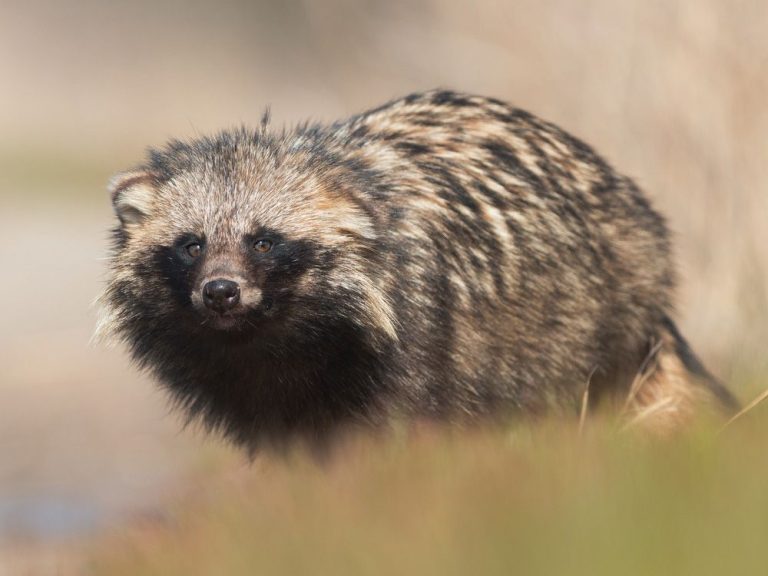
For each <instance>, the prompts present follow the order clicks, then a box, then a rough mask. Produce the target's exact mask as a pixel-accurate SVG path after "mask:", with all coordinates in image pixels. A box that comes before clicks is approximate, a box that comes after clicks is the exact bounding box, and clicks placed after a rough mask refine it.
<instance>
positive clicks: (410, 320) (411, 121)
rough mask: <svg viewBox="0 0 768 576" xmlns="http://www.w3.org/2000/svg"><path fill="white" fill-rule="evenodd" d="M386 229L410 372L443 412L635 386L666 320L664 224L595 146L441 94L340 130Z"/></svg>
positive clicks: (669, 273)
mask: <svg viewBox="0 0 768 576" xmlns="http://www.w3.org/2000/svg"><path fill="white" fill-rule="evenodd" d="M334 137H335V138H337V139H338V141H339V142H340V144H341V146H343V147H344V148H345V149H346V150H347V151H348V153H349V156H350V159H351V160H350V161H353V162H355V163H356V165H357V167H358V169H363V170H369V171H371V177H372V179H374V180H376V181H378V182H380V183H381V185H379V186H375V187H372V188H371V189H369V190H368V191H367V192H366V193H363V194H362V195H361V196H360V201H361V202H363V203H364V204H365V205H366V206H367V207H369V209H370V210H372V211H374V212H375V213H376V214H377V217H378V218H379V219H380V220H381V221H382V222H383V224H382V226H383V228H384V229H386V230H387V231H388V236H389V239H390V245H389V250H388V253H389V255H390V261H389V267H390V271H391V273H390V274H388V275H387V279H386V281H387V282H389V283H390V289H389V293H390V294H391V295H392V298H393V300H394V301H395V309H396V310H397V311H398V313H399V317H400V319H401V322H400V326H401V327H402V330H401V337H402V340H403V348H404V350H405V351H408V353H407V354H406V355H404V358H405V360H406V362H405V364H407V365H408V366H409V371H411V372H412V373H413V374H414V375H415V376H416V377H417V378H418V380H420V381H422V382H424V383H425V384H426V386H427V387H428V389H429V394H428V395H427V398H429V401H430V402H431V403H432V404H433V408H435V409H436V410H441V409H448V410H459V411H485V410H490V409H493V408H495V407H497V406H498V405H500V404H501V403H506V404H507V405H509V404H510V403H511V404H512V405H515V406H518V407H520V408H523V409H525V410H536V409H540V408H544V407H545V406H546V405H549V404H552V403H555V404H560V405H563V404H572V403H573V401H574V399H575V398H576V397H578V396H580V395H581V394H582V392H583V388H584V386H585V385H586V383H587V381H588V380H590V379H591V381H592V382H593V385H594V388H595V392H597V391H599V389H600V388H602V387H605V386H610V387H619V388H620V387H622V386H624V387H626V386H627V384H626V383H627V381H628V379H629V378H631V375H633V374H634V373H635V372H636V370H637V369H638V367H639V366H640V363H641V362H642V360H643V359H644V357H645V356H646V355H647V354H648V353H649V351H650V350H651V347H652V346H653V342H654V340H655V339H657V338H660V334H661V323H662V321H663V319H664V318H667V317H669V316H670V315H671V312H672V303H671V300H672V289H673V286H674V271H673V265H672V261H671V256H670V247H669V235H668V232H667V228H666V226H665V224H664V221H663V219H662V218H661V216H659V214H658V213H657V212H655V211H654V210H653V209H652V207H651V206H650V204H649V202H648V200H647V199H646V198H645V196H644V195H643V194H642V193H641V192H640V191H639V190H638V189H637V187H636V186H635V185H634V184H633V182H632V181H631V180H629V179H628V178H626V177H623V176H621V175H620V174H617V173H616V172H615V171H614V170H613V169H612V168H611V167H610V166H609V165H608V164H607V163H606V162H605V161H603V160H602V159H601V158H600V157H599V156H598V155H597V154H595V153H594V152H593V151H592V150H591V149H590V148H589V147H588V146H587V145H586V144H584V143H583V142H581V141H579V140H577V139H576V138H574V137H572V136H570V135H569V134H567V133H566V132H564V131H562V130H560V129H559V128H557V127H556V126H554V125H552V124H550V123H547V122H544V121H542V120H540V119H538V118H536V117H535V116H533V115H531V114H529V113H526V112H524V111H522V110H519V109H515V108H512V107H510V106H509V105H506V104H504V103H502V102H499V101H496V100H492V99H487V98H481V97H474V96H466V95H461V94H455V93H450V92H444V91H437V92H432V93H427V94H422V95H416V96H412V97H408V98H405V99H402V100H399V101H396V102H394V103H391V104H389V105H387V106H384V107H382V108H380V109H377V110H375V111H372V112H370V113H367V114H364V115H362V116H359V117H356V118H353V119H352V120H351V121H349V122H347V123H344V124H340V125H338V126H337V129H336V131H335V134H334Z"/></svg>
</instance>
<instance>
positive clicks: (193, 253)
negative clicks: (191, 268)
mask: <svg viewBox="0 0 768 576" xmlns="http://www.w3.org/2000/svg"><path fill="white" fill-rule="evenodd" d="M184 249H185V250H186V251H187V254H189V255H190V257H192V258H197V257H198V256H200V252H202V248H201V247H200V244H198V243H197V242H192V243H190V244H187V245H186V246H185V247H184Z"/></svg>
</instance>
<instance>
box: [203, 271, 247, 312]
mask: <svg viewBox="0 0 768 576" xmlns="http://www.w3.org/2000/svg"><path fill="white" fill-rule="evenodd" d="M238 302H240V285H239V284H238V283H237V282H233V281H232V280H227V279H225V278H217V279H215V280H211V281H210V282H206V284H205V286H203V303H204V304H205V306H206V307H207V308H210V309H211V310H214V311H216V312H218V313H220V314H223V313H224V312H228V311H229V310H232V308H234V307H235V306H237V303H238Z"/></svg>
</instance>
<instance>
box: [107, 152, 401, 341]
mask: <svg viewBox="0 0 768 576" xmlns="http://www.w3.org/2000/svg"><path fill="white" fill-rule="evenodd" d="M174 153H175V156H174V157H173V160H174V162H175V163H174V164H173V165H171V166H167V165H165V166H162V167H163V168H164V170H158V169H157V166H155V167H153V166H152V165H151V164H150V165H149V166H148V167H143V168H141V169H138V170H136V171H133V172H128V173H125V174H121V175H119V176H117V177H116V178H115V179H113V182H112V184H111V193H112V201H113V205H114V208H115V211H116V214H117V217H118V219H119V226H118V228H117V229H116V230H115V237H116V249H115V251H114V254H113V259H112V267H111V273H112V277H111V279H110V284H109V287H108V289H107V294H106V298H105V300H106V303H107V307H108V309H109V311H110V314H109V315H108V316H107V319H106V323H107V324H108V326H106V329H107V330H109V331H115V330H116V331H118V332H120V331H121V330H122V331H125V326H126V324H131V326H132V327H131V328H129V331H132V332H136V330H137V329H136V328H135V326H138V327H139V329H145V328H146V327H152V326H155V327H157V328H158V329H160V330H173V331H182V330H183V331H185V332H186V333H189V334H190V335H192V334H194V333H199V332H200V331H209V330H210V331H218V332H221V331H225V332H232V333H245V334H249V335H251V336H254V335H258V334H262V335H267V334H270V333H274V332H275V331H277V332H278V333H279V332H280V331H281V330H297V329H302V328H303V329H306V328H307V327H308V326H310V325H316V324H317V323H318V322H320V323H322V321H323V318H324V317H327V316H329V315H332V314H334V313H338V314H344V313H345V310H347V309H346V308H345V306H344V305H336V301H337V300H338V299H340V298H344V297H347V298H350V297H351V298H353V299H354V298H356V299H357V300H358V302H360V303H362V304H358V305H357V306H353V307H349V309H348V311H349V312H350V313H353V312H354V311H355V310H358V309H362V308H365V307H366V305H372V306H373V308H376V307H377V306H378V307H381V306H382V305H383V304H382V302H381V301H380V300H379V296H378V294H376V293H374V292H372V291H370V280H369V278H368V277H367V273H366V269H365V268H366V266H367V264H366V258H367V257H368V256H369V254H370V249H369V244H370V242H372V241H373V240H374V239H375V231H374V227H373V222H372V221H371V220H370V218H369V217H368V216H367V215H366V214H365V213H364V212H363V211H362V210H361V209H360V208H359V207H358V206H356V205H355V204H354V202H352V201H351V200H350V199H349V197H347V196H346V195H345V194H344V192H343V186H345V183H344V180H343V178H341V177H339V176H338V175H337V174H334V173H333V171H332V170H318V169H317V167H316V166H314V165H313V164H312V159H311V158H308V157H307V156H305V155H303V154H301V153H299V152H294V153H291V154H287V153H281V154H279V155H278V154H277V153H276V152H275V151H274V150H270V149H267V148H263V149H262V148H259V147H257V146H254V144H253V142H250V143H245V142H234V143H230V146H229V147H228V148H227V147H225V148H224V149H221V148H219V149H209V150H206V151H201V150H199V149H185V150H184V156H183V159H182V160H179V158H178V156H179V154H180V152H179V151H178V150H176V151H174ZM313 166H314V167H313ZM365 315H366V314H365V313H364V314H362V315H361V317H362V316H365ZM357 320H358V321H362V320H361V319H360V318H358V319H357ZM171 323H172V326H171ZM389 328H390V329H391V327H389ZM132 336H133V337H138V335H136V334H133V335H132Z"/></svg>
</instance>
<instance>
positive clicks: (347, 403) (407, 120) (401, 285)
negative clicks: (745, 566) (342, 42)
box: [100, 91, 735, 448]
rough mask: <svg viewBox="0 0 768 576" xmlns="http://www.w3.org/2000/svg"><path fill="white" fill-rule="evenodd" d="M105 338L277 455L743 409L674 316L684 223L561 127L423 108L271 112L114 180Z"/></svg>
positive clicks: (440, 103)
mask: <svg viewBox="0 0 768 576" xmlns="http://www.w3.org/2000/svg"><path fill="white" fill-rule="evenodd" d="M110 188H111V194H112V202H113V205H114V209H115V212H116V214H117V218H118V220H119V222H118V225H117V226H116V228H115V229H114V245H113V250H112V254H111V260H110V277H109V280H108V285H107V288H106V290H105V293H104V295H103V296H102V299H101V301H102V303H103V316H102V319H101V325H100V331H101V332H102V333H106V334H109V335H111V336H112V337H113V338H116V339H118V340H122V341H124V342H125V343H127V345H128V347H129V348H130V351H131V354H132V356H133V358H134V359H135V361H136V362H137V363H138V364H139V365H140V366H142V367H145V368H147V369H149V370H150V371H151V372H152V373H153V374H154V375H155V377H156V378H157V379H158V380H159V381H160V382H161V383H162V384H163V385H164V386H165V387H166V388H167V389H168V390H169V391H170V393H171V395H172V397H173V398H174V399H175V401H176V402H177V403H178V404H179V405H180V406H181V407H182V408H183V409H184V410H185V411H186V413H187V414H188V415H189V417H190V418H192V419H198V418H199V419H201V420H202V421H203V422H205V423H206V424H207V425H208V426H209V427H210V428H212V429H215V430H219V431H222V432H224V433H225V434H226V435H227V436H228V437H229V438H231V439H232V440H234V441H236V442H238V443H240V444H242V445H245V446H247V447H249V448H255V447H257V446H258V445H260V444H262V443H264V442H267V443H274V442H278V443H281V442H284V441H286V440H288V439H292V438H304V439H309V440H316V441H324V440H325V439H327V438H329V437H331V436H333V435H334V433H335V432H338V431H340V430H342V429H346V428H348V427H350V426H355V425H358V424H363V425H382V424H384V423H386V422H388V421H390V419H391V418H392V417H393V416H397V417H405V418H409V417H411V418H413V417H415V418H426V419H441V420H449V421H452V422H455V421H467V420H470V421H472V420H476V419H480V418H499V417H506V416H509V415H513V414H515V413H517V414H524V415H526V414H538V413H542V412H544V411H551V410H552V409H553V408H556V409H560V410H562V409H565V410H575V409H576V408H575V407H576V406H578V405H579V403H580V399H581V396H582V393H583V391H584V389H585V386H587V384H588V385H589V387H590V396H591V399H592V400H593V401H596V400H599V399H601V398H607V397H611V396H618V397H620V398H627V399H628V400H627V401H628V402H629V403H631V406H630V408H631V413H632V414H633V415H634V416H635V417H638V418H639V417H645V416H651V417H652V418H651V419H652V420H653V421H654V422H656V423H657V425H658V426H662V427H664V426H668V425H669V424H670V422H672V423H675V422H678V421H680V420H683V419H685V418H686V417H687V416H689V415H690V414H691V412H692V410H693V407H694V406H695V405H696V404H697V402H698V400H700V399H710V400H714V401H715V404H718V403H719V404H721V405H723V406H724V407H727V408H733V407H734V406H735V403H734V400H733V398H732V397H731V395H730V394H729V393H728V392H727V390H726V389H725V388H724V387H722V386H721V385H720V384H719V383H717V381H715V380H714V379H713V378H712V377H711V376H710V375H709V374H708V373H707V371H706V370H705V369H704V367H703V366H702V365H701V363H700V362H699V361H698V360H697V359H696V357H695V356H694V355H693V353H692V352H691V350H690V349H689V347H688V345H687V344H686V342H685V340H684V339H683V338H682V336H681V335H680V333H679V331H678V330H677V328H676V327H675V324H674V322H673V320H672V316H673V304H672V296H673V291H674V284H675V281H674V277H675V273H674V266H673V263H672V260H671V257H670V239H669V233H668V231H667V227H666V225H665V223H664V220H663V219H662V217H661V216H660V215H659V214H658V213H657V212H656V211H654V209H653V208H652V207H651V205H650V203H649V201H648V199H647V198H646V196H645V195H644V194H643V193H642V192H641V191H640V190H639V189H638V188H637V186H636V185H635V184H634V183H633V182H632V181H631V180H630V179H628V178H627V177H625V176H622V175H621V174H618V173H617V172H615V171H614V170H613V169H612V168H611V167H610V166H609V165H608V164H607V163H606V162H605V161H604V160H603V159H601V158H600V157H599V156H598V155H597V154H596V153H595V152H594V151H593V150H592V149H591V148H590V147H589V146H587V145H586V144H584V143H583V142H581V141H579V140H577V139H576V138H574V137H573V136H571V135H569V134H567V133H566V132H564V131H563V130H561V129H559V128H557V127H556V126H554V125H552V124H550V123H548V122H546V121H543V120H541V119H539V118H537V117H535V116H533V115H531V114H529V113H527V112H524V111H522V110H519V109H516V108H513V107H511V106H509V105H507V104H505V103H503V102H500V101H498V100H494V99H489V98H483V97H478V96H470V95H465V94H459V93H454V92H448V91H433V92H427V93H422V94H414V95H411V96H408V97H405V98H402V99H400V100H396V101H393V102H390V103H388V104H385V105H384V106H381V107H379V108H376V109H374V110H371V111H368V112H365V113H363V114H360V115H358V116H353V117H352V118H349V119H347V120H343V121H340V122H337V123H335V124H331V125H313V124H306V125H302V126H299V127H297V128H295V129H293V130H290V131H287V132H286V131H284V132H282V133H274V132H272V131H270V129H269V127H268V122H267V119H266V118H265V121H264V122H262V125H261V126H260V127H259V128H258V129H255V130H248V129H245V128H242V129H239V130H233V131H226V132H222V133H220V134H218V135H216V136H213V137H208V138H200V139H197V140H194V141H190V142H180V141H172V142H170V143H169V144H167V145H166V146H165V147H164V148H162V149H158V150H152V151H150V153H149V157H148V159H147V160H146V162H145V163H144V164H143V165H141V166H138V167H137V168H135V169H133V170H130V171H128V172H125V173H123V174H120V175H118V176H116V177H115V178H114V179H113V181H112V182H111V186H110Z"/></svg>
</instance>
